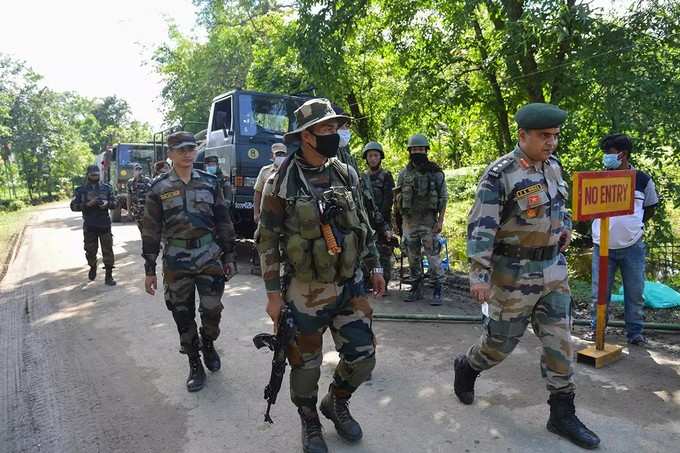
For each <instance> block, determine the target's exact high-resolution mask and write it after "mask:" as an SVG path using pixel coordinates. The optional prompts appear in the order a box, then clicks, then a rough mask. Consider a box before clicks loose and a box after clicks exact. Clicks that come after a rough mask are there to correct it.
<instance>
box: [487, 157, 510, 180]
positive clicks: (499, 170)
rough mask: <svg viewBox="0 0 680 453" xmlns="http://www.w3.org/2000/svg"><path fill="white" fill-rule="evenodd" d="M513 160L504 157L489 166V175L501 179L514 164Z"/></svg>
mask: <svg viewBox="0 0 680 453" xmlns="http://www.w3.org/2000/svg"><path fill="white" fill-rule="evenodd" d="M513 162H514V161H513V159H511V158H509V157H503V158H501V159H499V160H497V161H496V162H494V163H493V164H491V166H489V169H488V170H487V174H488V175H489V176H492V177H494V178H500V177H501V175H502V174H503V172H504V171H505V170H506V169H507V168H508V167H509V166H510V165H512V163H513Z"/></svg>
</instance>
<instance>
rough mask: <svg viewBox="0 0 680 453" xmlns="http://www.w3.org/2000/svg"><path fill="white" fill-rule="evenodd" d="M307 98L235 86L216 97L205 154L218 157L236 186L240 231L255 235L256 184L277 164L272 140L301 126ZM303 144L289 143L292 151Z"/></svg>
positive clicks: (236, 218)
mask: <svg viewBox="0 0 680 453" xmlns="http://www.w3.org/2000/svg"><path fill="white" fill-rule="evenodd" d="M306 100H307V98H305V97H300V96H286V95H278V94H267V93H258V92H254V91H243V90H234V91H230V92H228V93H225V94H222V95H220V96H217V97H215V99H214V100H213V102H212V107H211V109H210V119H209V121H208V130H207V137H206V144H205V147H204V148H203V149H202V151H203V154H202V156H201V157H202V158H204V157H208V156H217V158H218V161H219V165H220V168H221V169H222V173H223V174H224V175H225V176H227V177H228V178H229V181H230V183H231V186H232V192H233V200H232V207H233V211H232V214H233V216H234V222H235V226H236V231H237V233H238V234H239V235H241V236H244V237H252V233H253V232H254V230H255V224H254V223H253V215H252V212H253V194H254V190H253V187H254V186H255V181H256V179H257V175H258V173H259V172H260V169H261V168H262V167H263V166H265V165H268V164H270V163H271V145H272V144H274V143H283V134H285V133H286V132H288V131H291V130H293V129H295V128H296V126H297V125H296V121H295V114H294V112H295V110H296V109H297V108H298V107H299V106H300V105H302V104H303V103H304V102H305V101H306ZM296 148H297V147H296V146H294V145H290V146H289V152H293V151H294V150H295V149H296Z"/></svg>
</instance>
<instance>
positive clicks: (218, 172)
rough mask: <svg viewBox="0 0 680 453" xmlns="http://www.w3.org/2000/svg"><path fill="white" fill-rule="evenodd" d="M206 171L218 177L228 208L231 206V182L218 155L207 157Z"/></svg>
mask: <svg viewBox="0 0 680 453" xmlns="http://www.w3.org/2000/svg"><path fill="white" fill-rule="evenodd" d="M205 171H207V172H208V173H210V174H211V175H214V176H215V177H217V182H218V184H219V185H220V187H221V188H222V193H223V194H224V203H225V204H226V206H227V209H229V208H231V200H232V191H231V182H230V181H229V178H227V177H225V176H224V173H223V172H222V169H221V168H220V163H219V159H218V157H217V156H207V157H206V158H205Z"/></svg>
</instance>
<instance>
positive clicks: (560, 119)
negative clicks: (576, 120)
mask: <svg viewBox="0 0 680 453" xmlns="http://www.w3.org/2000/svg"><path fill="white" fill-rule="evenodd" d="M565 119H567V112H565V111H564V110H562V109H561V108H559V107H558V106H556V105H552V104H543V103H541V102H536V103H533V104H527V105H525V106H524V107H522V108H521V109H519V110H518V111H517V113H515V121H516V122H517V126H519V128H520V129H550V128H553V127H559V126H561V125H562V123H564V120H565Z"/></svg>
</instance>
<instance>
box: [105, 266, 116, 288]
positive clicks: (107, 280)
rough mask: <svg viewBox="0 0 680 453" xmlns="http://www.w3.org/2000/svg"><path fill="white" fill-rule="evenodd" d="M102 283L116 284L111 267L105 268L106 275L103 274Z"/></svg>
mask: <svg viewBox="0 0 680 453" xmlns="http://www.w3.org/2000/svg"><path fill="white" fill-rule="evenodd" d="M104 283H105V284H107V285H109V286H116V281H115V280H114V279H113V269H111V268H110V267H107V268H106V275H105V276H104Z"/></svg>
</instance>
